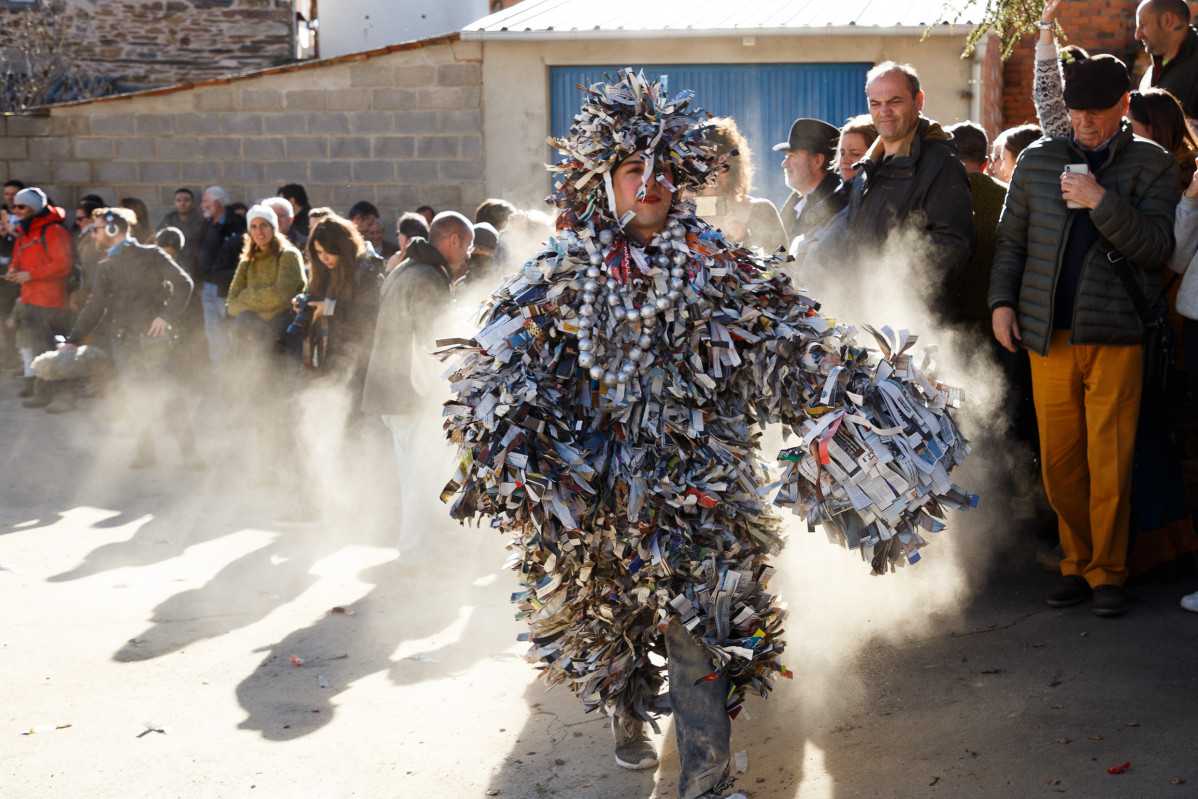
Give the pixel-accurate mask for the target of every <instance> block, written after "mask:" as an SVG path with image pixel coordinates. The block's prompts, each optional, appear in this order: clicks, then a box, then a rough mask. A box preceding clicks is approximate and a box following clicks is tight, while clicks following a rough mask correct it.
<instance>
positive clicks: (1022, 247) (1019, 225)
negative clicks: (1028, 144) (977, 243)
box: [986, 165, 1028, 310]
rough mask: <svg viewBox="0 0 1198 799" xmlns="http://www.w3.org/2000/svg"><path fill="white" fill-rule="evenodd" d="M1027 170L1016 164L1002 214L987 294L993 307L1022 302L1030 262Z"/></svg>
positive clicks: (987, 300) (996, 234)
mask: <svg viewBox="0 0 1198 799" xmlns="http://www.w3.org/2000/svg"><path fill="white" fill-rule="evenodd" d="M1024 174H1025V170H1024V169H1022V168H1020V165H1016V167H1015V173H1014V174H1013V175H1011V184H1010V186H1008V187H1007V199H1006V200H1005V201H1004V202H1003V207H1002V213H1001V214H1000V215H999V217H998V230H997V231H996V232H995V237H994V265H993V266H992V267H991V268H990V291H989V293H988V294H987V295H986V304H987V305H989V306H990V308H991V310H993V309H994V308H997V307H1000V306H1006V307H1008V308H1015V307H1017V306H1018V304H1019V288H1020V286H1021V285H1022V284H1023V270H1024V268H1025V267H1026V266H1027V224H1028V204H1027V191H1026V187H1025V186H1024Z"/></svg>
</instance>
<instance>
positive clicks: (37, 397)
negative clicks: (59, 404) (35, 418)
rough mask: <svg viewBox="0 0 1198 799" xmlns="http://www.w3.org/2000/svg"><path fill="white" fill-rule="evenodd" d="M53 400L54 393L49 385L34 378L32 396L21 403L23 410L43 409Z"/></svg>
mask: <svg viewBox="0 0 1198 799" xmlns="http://www.w3.org/2000/svg"><path fill="white" fill-rule="evenodd" d="M53 400H54V391H53V389H52V388H51V387H50V384H49V383H48V382H46V381H45V380H42V379H41V378H34V384H33V396H32V397H31V398H30V399H27V400H25V401H24V402H22V403H21V406H22V407H25V408H44V407H46V406H47V405H49V404H50V403H51V402H53Z"/></svg>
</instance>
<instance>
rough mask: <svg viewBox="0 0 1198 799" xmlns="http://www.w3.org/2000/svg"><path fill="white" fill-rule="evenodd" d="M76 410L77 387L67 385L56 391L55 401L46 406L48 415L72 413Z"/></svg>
mask: <svg viewBox="0 0 1198 799" xmlns="http://www.w3.org/2000/svg"><path fill="white" fill-rule="evenodd" d="M73 410H75V386H74V385H71V384H69V383H68V384H67V385H64V386H59V387H58V388H57V389H55V391H54V399H53V401H52V402H51V403H50V404H49V405H47V406H46V413H70V412H71V411H73Z"/></svg>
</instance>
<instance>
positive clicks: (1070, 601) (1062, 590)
mask: <svg viewBox="0 0 1198 799" xmlns="http://www.w3.org/2000/svg"><path fill="white" fill-rule="evenodd" d="M1089 595H1090V584H1089V583H1087V582H1086V578H1084V577H1082V576H1081V575H1080V574H1066V575H1065V576H1064V577H1062V578H1061V581H1060V582H1059V583H1057V585H1056V587H1055V588H1053V589H1052V590H1051V591H1049V592H1048V606H1049V607H1050V608H1070V607H1073V606H1074V605H1079V604H1081V603H1082V602H1085V601H1086V597H1088V596H1089Z"/></svg>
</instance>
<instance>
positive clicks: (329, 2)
mask: <svg viewBox="0 0 1198 799" xmlns="http://www.w3.org/2000/svg"><path fill="white" fill-rule="evenodd" d="M489 13H491V5H490V3H489V2H488V1H487V0H435V2H429V0H320V5H319V17H318V19H319V21H320V33H319V35H320V57H321V58H335V57H337V56H340V55H346V54H348V53H359V52H362V51H363V50H374V49H377V48H380V47H387V46H389V45H393V44H399V43H400V42H411V41H415V40H416V39H425V38H428V37H431V36H439V35H441V34H443V33H453V32H455V31H459V30H461V29H462V28H464V27H465V26H466V25H468V24H470V23H471V22H474V21H475V20H477V19H481V18H482V17H485V16H487V14H489Z"/></svg>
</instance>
